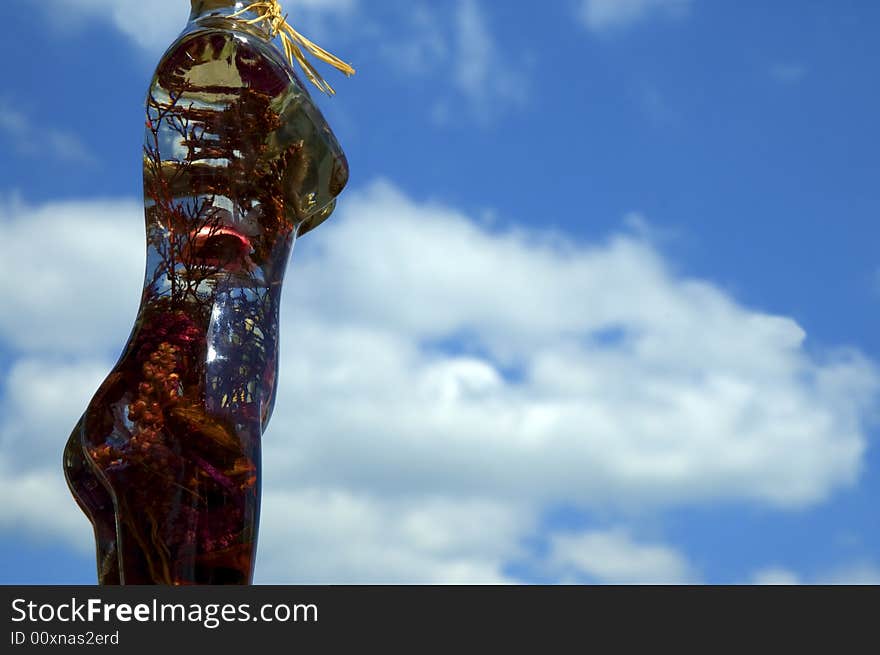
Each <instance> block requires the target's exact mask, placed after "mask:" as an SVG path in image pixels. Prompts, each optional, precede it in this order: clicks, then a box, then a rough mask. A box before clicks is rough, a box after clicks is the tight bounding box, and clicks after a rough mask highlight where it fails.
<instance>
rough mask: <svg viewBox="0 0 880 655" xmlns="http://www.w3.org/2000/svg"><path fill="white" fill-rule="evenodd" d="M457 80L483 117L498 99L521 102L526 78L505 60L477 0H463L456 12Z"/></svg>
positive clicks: (455, 63) (455, 59)
mask: <svg viewBox="0 0 880 655" xmlns="http://www.w3.org/2000/svg"><path fill="white" fill-rule="evenodd" d="M455 31H456V51H455V53H454V54H453V57H454V65H455V68H454V71H455V81H456V84H457V86H458V88H459V90H460V91H461V92H462V93H464V94H465V96H466V97H468V98H470V100H471V102H472V103H474V105H475V106H476V107H477V109H478V111H479V112H480V114H481V115H483V116H488V113H489V111H490V109H491V107H492V105H493V104H494V103H496V102H502V103H504V104H514V105H521V104H523V103H524V102H525V100H526V96H527V89H526V80H525V77H524V76H523V75H520V74H517V73H516V72H515V71H514V70H513V69H512V68H510V66H509V65H507V63H506V62H505V61H504V57H503V56H502V55H501V53H500V50H499V47H498V45H497V43H496V41H495V39H494V37H493V35H492V33H491V31H490V30H489V25H488V22H487V20H486V16H485V14H484V12H483V10H482V8H481V7H480V5H479V4H478V3H477V2H476V0H460V1H459V3H458V7H457V9H456V12H455Z"/></svg>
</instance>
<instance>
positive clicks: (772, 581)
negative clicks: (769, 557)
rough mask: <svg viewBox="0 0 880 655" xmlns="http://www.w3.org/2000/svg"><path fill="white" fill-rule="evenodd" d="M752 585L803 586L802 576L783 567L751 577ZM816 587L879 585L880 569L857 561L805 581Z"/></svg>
mask: <svg viewBox="0 0 880 655" xmlns="http://www.w3.org/2000/svg"><path fill="white" fill-rule="evenodd" d="M752 583H753V584H764V585H797V584H805V580H804V578H803V576H801V575H798V574H797V573H795V572H794V571H792V570H790V569H786V568H783V567H776V566H773V567H768V568H765V569H761V570H759V571H757V572H756V573H755V574H754V575H753V576H752ZM806 584H818V585H880V567H878V566H877V565H876V564H874V563H873V562H870V561H857V562H854V563H852V562H851V563H848V564H845V565H843V566H839V567H836V568H833V569H831V570H829V571H825V572H822V573H819V574H818V575H815V576H813V577H811V578H810V579H809V580H807V581H806Z"/></svg>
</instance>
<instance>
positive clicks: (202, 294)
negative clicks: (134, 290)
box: [65, 12, 348, 584]
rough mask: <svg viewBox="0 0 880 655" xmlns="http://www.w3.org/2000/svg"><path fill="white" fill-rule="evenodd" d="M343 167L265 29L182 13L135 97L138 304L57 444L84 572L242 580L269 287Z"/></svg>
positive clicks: (254, 503)
mask: <svg viewBox="0 0 880 655" xmlns="http://www.w3.org/2000/svg"><path fill="white" fill-rule="evenodd" d="M227 13H228V12H227ZM243 18H247V16H244V17H243ZM347 178H348V168H347V164H346V161H345V156H344V154H343V153H342V150H341V148H340V147H339V145H338V143H337V142H336V139H335V137H334V136H333V134H332V132H331V131H330V129H329V127H328V126H327V124H326V122H325V121H324V119H323V117H322V116H321V114H320V112H319V110H318V109H317V108H316V107H315V105H314V104H313V103H312V101H311V98H310V97H309V95H308V93H307V92H306V91H305V90H304V88H303V85H302V84H301V83H300V82H299V81H298V80H297V78H296V76H295V75H294V73H293V71H292V69H291V68H290V66H289V65H288V63H287V62H285V61H284V60H283V58H282V57H281V55H280V53H278V52H277V50H276V49H275V48H274V47H273V46H272V45H271V43H270V42H269V40H268V39H267V38H266V35H265V34H264V33H262V32H261V31H260V30H258V29H255V28H249V27H247V26H245V25H243V23H242V22H241V21H240V20H239V21H233V20H229V19H228V18H226V17H225V16H224V14H223V13H222V12H214V13H210V12H206V13H205V14H204V15H201V16H194V18H193V20H192V21H191V22H190V24H189V26H188V28H187V30H186V31H185V32H184V34H183V35H182V36H181V37H180V38H179V39H178V40H177V42H175V44H174V45H173V46H172V47H171V48H170V49H169V51H168V52H167V53H166V55H165V56H164V57H163V58H162V60H161V62H160V64H159V66H158V68H157V70H156V74H155V76H154V79H153V82H152V84H151V87H150V91H149V94H148V99H147V117H146V138H145V145H144V196H145V216H146V239H147V271H146V277H145V282H144V289H143V296H142V302H141V307H140V310H139V313H138V316H137V320H136V323H135V326H134V329H133V331H132V334H131V337H130V339H129V341H128V344H127V346H126V348H125V350H124V353H123V355H122V357H121V358H120V360H119V362H118V363H117V365H116V366H115V367H114V369H113V371H112V372H111V373H110V375H109V376H108V377H107V379H106V380H105V381H104V383H103V384H102V385H101V387H100V389H99V390H98V392H97V393H96V394H95V396H94V398H93V399H92V402H91V403H90V404H89V407H88V409H87V410H86V412H85V413H84V415H83V417H82V419H81V421H80V423H79V424H78V425H77V426H76V428H75V429H74V431H73V434H72V435H71V439H70V441H69V442H68V447H67V449H66V451H65V471H66V474H67V478H68V482H69V484H70V487H71V489H72V491H73V492H74V495H75V496H76V498H77V500H78V502H79V504H80V506H81V507H82V509H83V510H84V511H85V512H86V514H87V515H88V516H89V518H90V519H91V520H92V523H93V524H94V526H95V534H96V539H97V541H98V575H99V579H100V581H101V582H103V583H125V584H139V583H147V584H155V583H158V584H224V583H225V584H246V583H248V582H250V581H251V579H252V575H253V559H254V554H255V549H256V541H257V527H258V520H259V506H260V486H259V481H260V442H261V436H262V432H263V430H264V428H265V426H266V424H267V422H268V420H269V417H270V415H271V411H272V406H273V403H274V394H275V388H276V384H275V383H276V379H277V362H278V343H279V335H278V316H279V313H278V310H279V300H280V292H281V284H282V282H283V279H284V273H285V269H286V266H287V261H288V259H289V255H290V251H291V248H292V246H293V243H294V240H295V239H296V237H297V235H298V234H302V233H304V232H305V231H307V230H309V229H311V228H312V227H314V226H315V225H317V224H318V223H320V222H321V221H322V220H324V219H325V218H326V217H327V216H329V214H330V213H331V212H332V210H333V207H334V202H335V201H334V198H335V197H336V196H337V195H338V194H339V192H340V191H341V190H342V188H343V187H344V185H345V183H346V181H347Z"/></svg>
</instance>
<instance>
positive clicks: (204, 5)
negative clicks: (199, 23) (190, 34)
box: [189, 0, 245, 20]
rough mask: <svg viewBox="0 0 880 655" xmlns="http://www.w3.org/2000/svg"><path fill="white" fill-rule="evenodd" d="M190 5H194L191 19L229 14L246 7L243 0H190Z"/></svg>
mask: <svg viewBox="0 0 880 655" xmlns="http://www.w3.org/2000/svg"><path fill="white" fill-rule="evenodd" d="M190 5H191V6H192V11H191V12H190V15H189V19H190V20H197V19H199V18H204V17H205V16H211V15H212V14H213V15H224V14H225V15H229V14H231V13H234V12H236V11H240V10H242V9H244V7H245V3H244V2H242V1H241V0H190ZM224 10H228V11H224Z"/></svg>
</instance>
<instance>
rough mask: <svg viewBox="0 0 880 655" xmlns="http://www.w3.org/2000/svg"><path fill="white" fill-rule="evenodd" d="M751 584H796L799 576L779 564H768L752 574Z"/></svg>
mask: <svg viewBox="0 0 880 655" xmlns="http://www.w3.org/2000/svg"><path fill="white" fill-rule="evenodd" d="M751 584H757V585H797V584H801V580H800V576H798V574H797V573H795V572H794V571H791V570H789V569H786V568H784V567H781V566H768V567H766V568H763V569H760V570H759V571H756V572H755V573H754V574H753V575H752V579H751Z"/></svg>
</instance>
